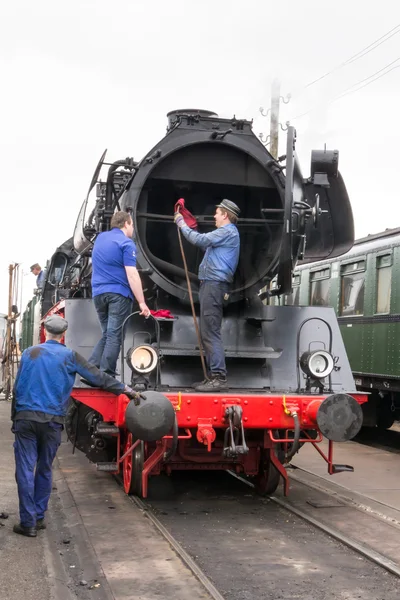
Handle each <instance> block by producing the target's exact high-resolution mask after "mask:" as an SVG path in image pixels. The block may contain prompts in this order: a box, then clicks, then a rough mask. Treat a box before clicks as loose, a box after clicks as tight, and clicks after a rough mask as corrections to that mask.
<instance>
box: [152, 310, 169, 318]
mask: <svg viewBox="0 0 400 600" xmlns="http://www.w3.org/2000/svg"><path fill="white" fill-rule="evenodd" d="M150 312H151V314H152V315H153V317H155V318H156V319H173V318H174V315H171V312H170V311H169V310H166V309H161V310H151V311H150Z"/></svg>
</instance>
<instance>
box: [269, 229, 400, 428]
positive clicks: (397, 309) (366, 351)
mask: <svg viewBox="0 0 400 600" xmlns="http://www.w3.org/2000/svg"><path fill="white" fill-rule="evenodd" d="M279 302H280V303H283V304H288V305H299V306H301V305H313V306H332V307H333V308H334V309H335V311H336V314H337V318H338V321H339V324H340V330H341V333H342V337H343V340H344V343H345V345H346V350H347V354H348V357H349V360H350V365H351V368H352V371H353V375H354V379H355V382H356V385H357V388H358V389H359V390H360V391H368V392H370V394H371V395H370V399H369V401H368V403H367V404H364V405H363V409H364V425H366V426H374V425H377V426H378V427H380V428H383V429H386V428H389V427H391V425H393V422H394V420H395V419H398V418H400V228H396V229H387V230H386V231H384V232H382V233H378V234H376V235H369V236H367V237H365V238H362V239H360V240H357V241H356V242H355V243H354V246H353V248H352V249H351V250H350V251H349V252H348V253H347V254H344V255H343V256H341V257H340V258H335V259H331V260H329V259H328V260H322V261H320V262H317V263H309V264H303V265H300V266H298V267H297V268H296V270H295V272H294V275H293V292H292V293H291V294H290V295H288V296H284V297H283V298H282V297H281V298H280V300H279Z"/></svg>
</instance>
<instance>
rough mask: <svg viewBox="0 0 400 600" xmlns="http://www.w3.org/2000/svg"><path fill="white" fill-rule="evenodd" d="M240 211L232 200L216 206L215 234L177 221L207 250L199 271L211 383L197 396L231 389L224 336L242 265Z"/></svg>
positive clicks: (191, 239)
mask: <svg viewBox="0 0 400 600" xmlns="http://www.w3.org/2000/svg"><path fill="white" fill-rule="evenodd" d="M239 213H240V209H239V207H238V206H237V205H236V204H235V203H234V202H232V201H231V200H227V199H225V200H222V202H221V203H220V204H217V207H216V211H215V215H214V219H215V226H216V228H217V229H216V230H215V231H211V232H210V233H198V232H197V231H193V229H190V227H188V226H187V225H186V223H185V220H184V218H183V217H182V215H181V214H180V213H179V212H176V213H175V216H174V220H175V223H176V224H177V226H178V227H179V228H180V230H181V232H182V235H183V236H184V237H185V238H186V239H187V240H188V242H190V243H191V244H194V245H195V246H198V247H199V248H201V249H202V250H205V254H204V258H203V260H202V262H201V264H200V267H199V279H200V293H199V296H200V333H201V339H202V342H203V346H204V352H205V355H206V362H207V367H208V370H209V376H210V378H209V380H208V381H207V380H205V381H203V382H201V383H200V384H198V385H196V386H195V389H196V391H198V392H213V391H218V390H222V389H226V388H227V387H228V384H227V379H226V364H225V353H224V346H223V341H222V335H221V326H222V314H223V306H224V299H225V298H228V297H229V290H230V286H231V283H232V281H233V277H234V274H235V271H236V268H237V265H238V262H239V251H240V238H239V232H238V229H237V227H236V223H237V221H238V217H239Z"/></svg>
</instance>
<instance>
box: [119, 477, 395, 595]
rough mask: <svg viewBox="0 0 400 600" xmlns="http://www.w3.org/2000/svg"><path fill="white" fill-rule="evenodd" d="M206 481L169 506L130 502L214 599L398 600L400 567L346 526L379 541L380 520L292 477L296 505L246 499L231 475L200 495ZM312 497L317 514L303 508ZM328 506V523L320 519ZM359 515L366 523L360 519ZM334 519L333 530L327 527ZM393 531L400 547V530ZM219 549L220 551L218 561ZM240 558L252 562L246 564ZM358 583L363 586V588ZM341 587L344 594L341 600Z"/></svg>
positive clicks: (178, 493) (161, 501)
mask: <svg viewBox="0 0 400 600" xmlns="http://www.w3.org/2000/svg"><path fill="white" fill-rule="evenodd" d="M202 475H204V474H200V479H201V480H202V481H201V482H200V488H199V485H198V484H196V482H195V484H194V487H193V476H191V477H190V481H187V485H186V486H185V484H184V483H183V484H182V482H181V481H180V480H178V483H177V489H175V491H174V492H173V493H172V494H171V493H170V494H168V496H169V497H168V498H167V499H166V498H160V497H159V498H156V499H152V500H149V501H147V500H146V501H142V500H138V499H137V498H134V497H131V501H132V502H133V503H134V504H135V505H136V506H138V507H139V508H140V509H141V510H142V511H143V513H144V514H146V516H147V517H148V518H149V519H150V520H151V522H152V523H153V525H154V526H155V527H156V528H157V530H158V531H159V533H160V534H161V535H162V536H163V537H164V538H165V539H166V540H167V541H168V543H169V544H170V545H171V546H172V547H173V549H174V551H175V552H176V553H177V554H178V555H179V557H180V558H181V559H182V560H183V562H184V563H185V564H186V566H187V567H189V569H190V570H191V571H192V573H193V574H194V575H195V576H196V577H197V579H198V580H199V582H200V583H201V584H202V585H203V587H204V589H205V590H206V591H207V593H208V594H209V595H210V597H211V598H213V599H218V600H221V599H225V600H239V599H240V600H241V599H247V598H249V599H250V598H257V599H264V598H274V599H275V598H285V599H286V598H306V597H309V589H310V588H309V585H310V584H312V586H313V589H314V590H315V588H317V589H318V587H319V588H320V590H319V595H318V597H320V598H327V599H328V598H329V599H330V598H332V599H336V598H357V597H361V592H362V597H363V599H364V600H369V599H371V600H376V599H377V598H381V597H382V598H385V600H392V598H393V600H394V599H395V598H396V599H397V598H398V592H397V589H398V577H399V576H400V566H399V565H400V562H399V563H398V562H397V561H396V560H392V559H391V558H390V557H389V556H386V555H385V554H383V553H382V552H379V551H377V550H375V549H374V548H373V547H371V546H369V545H367V544H366V543H364V542H365V540H364V541H362V540H360V539H358V538H357V536H353V535H349V534H348V533H346V531H344V526H345V524H346V523H347V524H349V522H352V523H355V522H356V521H357V523H359V524H360V531H365V530H366V525H365V523H364V522H362V521H363V519H369V520H370V521H371V520H372V521H371V523H372V524H371V523H370V525H369V528H368V529H369V531H370V532H371V531H372V538H373V537H374V535H373V532H374V530H378V529H380V530H381V531H382V527H385V526H386V527H387V528H389V525H388V524H387V523H386V524H385V523H382V521H381V520H379V519H378V517H377V516H376V515H371V514H367V513H365V512H363V511H362V510H361V509H359V508H356V507H354V506H350V504H349V503H348V504H346V503H345V502H342V501H341V500H340V501H339V500H338V499H337V498H334V499H332V498H330V497H329V496H328V493H327V492H326V491H324V490H323V489H322V488H321V489H317V487H315V486H314V487H313V486H311V485H307V484H305V483H304V482H301V478H300V477H297V475H293V476H292V481H293V482H296V483H293V484H292V487H294V489H293V490H292V493H293V492H294V493H293V499H292V498H290V499H289V500H286V499H284V498H282V497H280V496H279V495H276V496H274V497H272V498H270V499H263V498H260V497H259V496H256V495H255V494H254V493H253V492H251V493H249V494H247V493H246V488H245V487H244V485H246V486H249V485H250V486H251V484H249V482H248V481H246V480H244V479H242V478H238V477H236V476H235V481H236V482H237V483H236V484H232V481H233V480H234V478H233V477H230V478H229V479H230V480H231V482H230V483H228V481H229V479H228V477H229V476H228V475H227V476H226V479H225V480H224V481H222V479H223V478H222V475H219V477H218V479H219V481H218V482H216V481H215V477H214V483H213V484H212V485H211V486H208V488H207V490H205V489H203V491H201V488H202V487H203V486H204V485H206V486H207V482H206V481H204V477H202ZM210 475H211V476H212V474H211V473H209V474H207V477H210ZM187 477H188V474H187V473H186V478H187ZM236 485H237V486H239V487H235V486H236ZM221 486H222V489H221ZM185 488H186V489H185ZM249 491H250V489H249ZM310 494H311V496H310ZM310 498H311V502H312V503H311V504H309V505H308V507H309V508H311V511H310V510H306V509H305V508H304V505H306V504H307V501H308V500H310ZM318 503H319V504H318ZM312 504H314V506H312ZM321 507H322V512H325V518H319V517H318V515H316V512H318V510H320V511H321ZM249 509H250V510H249ZM326 509H328V511H329V513H330V514H327V510H326ZM329 509H330V510H329ZM338 512H339V514H340V513H341V516H338V515H337V514H336V513H338ZM355 512H357V514H358V515H359V516H361V517H362V518H361V521H360V519H359V518H358V519H355V517H354V513H355ZM327 516H328V520H329V521H330V523H327V522H326V517H327ZM210 517H211V518H210ZM350 519H351V521H350ZM391 527H392V530H391V534H392V537H393V543H394V542H395V540H397V539H398V534H399V531H398V527H397V528H396V527H394V528H393V526H391ZM224 534H225V535H224ZM244 536H245V537H244ZM215 548H220V555H219V556H218V554H219V553H218V551H217V553H216V552H215ZM241 556H243V557H246V560H245V561H242V560H241V558H240V557H241ZM371 562H372V564H371ZM261 564H262V565H263V568H262V569H260V566H261ZM282 565H284V567H285V571H286V572H285V574H284V576H282ZM254 566H255V570H256V572H257V576H256V577H255V578H254V574H252V572H253V570H254V569H253V567H254ZM382 569H383V570H382ZM239 573H240V574H241V576H240V577H238V574H239ZM346 573H347V575H346ZM355 573H356V575H355ZM254 579H256V580H257V581H255V580H254ZM359 580H363V582H364V585H363V586H362V588H360V587H359V585H358V582H359ZM271 581H273V583H272V584H271ZM235 582H236V583H235ZM338 584H339V588H341V592H340V594H341V595H335V594H337V593H338V592H337V589H338ZM378 589H379V591H378ZM360 590H361V591H360ZM358 592H360V595H359V596H358V595H357V594H358ZM315 593H316V591H315ZM369 594H371V595H369ZM316 597H317V596H316Z"/></svg>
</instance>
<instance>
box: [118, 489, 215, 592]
mask: <svg viewBox="0 0 400 600" xmlns="http://www.w3.org/2000/svg"><path fill="white" fill-rule="evenodd" d="M129 500H131V502H132V503H133V504H135V505H136V506H137V507H138V508H139V509H140V510H142V511H143V513H144V514H145V515H146V517H147V518H148V519H150V521H151V522H152V523H153V525H154V526H155V527H156V529H158V531H159V532H160V533H161V535H162V536H163V538H164V539H165V540H166V541H167V542H168V543H169V545H170V546H171V548H172V549H173V550H174V551H175V552H176V554H177V555H178V556H179V558H180V559H181V560H182V562H183V563H184V564H185V565H186V566H187V567H188V568H189V569H190V571H191V572H192V573H193V575H194V576H195V577H196V579H197V580H198V581H199V582H200V583H201V585H202V586H203V587H204V588H205V590H206V591H207V592H208V594H209V595H210V596H211V598H212V599H213V600H225V598H224V597H223V596H222V595H221V594H220V593H219V591H218V590H217V588H216V587H215V586H214V584H213V583H211V581H210V580H209V578H208V577H207V575H206V574H205V573H204V571H202V569H200V567H199V566H198V565H197V564H196V563H195V561H194V560H193V559H192V558H191V557H190V556H189V554H188V553H187V552H186V550H184V549H183V548H182V546H181V545H180V543H179V542H178V541H177V540H176V539H175V538H174V537H173V536H172V535H171V534H170V533H169V532H168V531H167V529H166V528H165V527H164V525H163V524H162V523H161V521H160V520H159V519H157V517H156V516H155V514H154V511H153V509H152V508H151V507H150V506H149V505H148V504H147V503H146V502H145V501H143V500H141V499H140V498H138V497H137V496H129Z"/></svg>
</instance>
